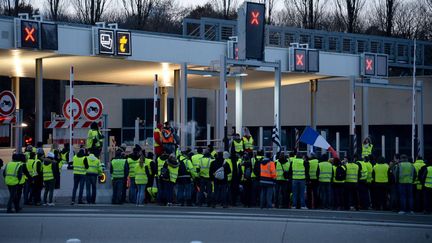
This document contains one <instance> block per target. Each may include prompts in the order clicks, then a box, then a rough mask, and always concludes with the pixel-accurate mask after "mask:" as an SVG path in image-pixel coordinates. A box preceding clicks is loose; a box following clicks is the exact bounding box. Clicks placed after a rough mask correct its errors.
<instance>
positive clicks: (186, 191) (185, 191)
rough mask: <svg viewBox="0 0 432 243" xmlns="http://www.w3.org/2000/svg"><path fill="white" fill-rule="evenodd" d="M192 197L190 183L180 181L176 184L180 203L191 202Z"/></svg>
mask: <svg viewBox="0 0 432 243" xmlns="http://www.w3.org/2000/svg"><path fill="white" fill-rule="evenodd" d="M191 198H192V184H191V183H180V184H177V200H178V202H179V203H181V204H185V203H188V204H190V203H191Z"/></svg>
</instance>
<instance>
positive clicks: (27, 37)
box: [20, 20, 39, 49]
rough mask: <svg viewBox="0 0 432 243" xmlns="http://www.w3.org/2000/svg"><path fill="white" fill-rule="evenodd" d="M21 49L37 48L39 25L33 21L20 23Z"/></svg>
mask: <svg viewBox="0 0 432 243" xmlns="http://www.w3.org/2000/svg"><path fill="white" fill-rule="evenodd" d="M20 31H21V47H24V48H34V49H38V48H39V23H38V22H35V21H27V20H22V21H21V30H20Z"/></svg>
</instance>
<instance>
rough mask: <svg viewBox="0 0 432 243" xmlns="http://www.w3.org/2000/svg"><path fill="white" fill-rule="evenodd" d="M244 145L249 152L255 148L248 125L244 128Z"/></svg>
mask: <svg viewBox="0 0 432 243" xmlns="http://www.w3.org/2000/svg"><path fill="white" fill-rule="evenodd" d="M242 140H243V145H244V151H245V152H247V153H249V152H253V149H254V139H253V137H252V135H251V133H250V131H249V129H248V128H247V127H244V128H243V139H242Z"/></svg>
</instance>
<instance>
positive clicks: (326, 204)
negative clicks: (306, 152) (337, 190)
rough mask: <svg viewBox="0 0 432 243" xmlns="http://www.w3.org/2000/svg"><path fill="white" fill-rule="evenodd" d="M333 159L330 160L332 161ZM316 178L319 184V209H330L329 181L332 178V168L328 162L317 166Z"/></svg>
mask: <svg viewBox="0 0 432 243" xmlns="http://www.w3.org/2000/svg"><path fill="white" fill-rule="evenodd" d="M332 160H333V159H331V161H332ZM316 176H317V178H318V182H319V188H318V189H319V191H318V194H319V197H318V198H319V205H320V207H321V208H324V209H330V206H331V204H330V203H331V181H332V178H333V166H332V164H331V162H330V161H325V160H324V159H323V161H322V162H320V163H319V164H318V168H317V172H316Z"/></svg>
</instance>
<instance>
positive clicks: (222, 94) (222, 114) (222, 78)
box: [217, 56, 227, 149]
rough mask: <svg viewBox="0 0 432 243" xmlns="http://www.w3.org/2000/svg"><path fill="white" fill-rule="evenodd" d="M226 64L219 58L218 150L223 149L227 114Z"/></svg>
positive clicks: (222, 58) (224, 59)
mask: <svg viewBox="0 0 432 243" xmlns="http://www.w3.org/2000/svg"><path fill="white" fill-rule="evenodd" d="M226 70H227V62H226V57H225V56H221V57H220V72H219V112H218V114H217V115H218V120H219V124H218V126H219V128H218V133H219V134H218V136H217V139H219V140H220V141H221V142H220V143H219V148H221V149H222V148H224V145H225V144H224V142H225V141H224V138H226V135H227V131H226V126H227V121H226V120H227V117H226V116H227V114H226V108H225V107H226V103H225V102H227V100H226V92H227V91H226V82H227V73H226Z"/></svg>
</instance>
